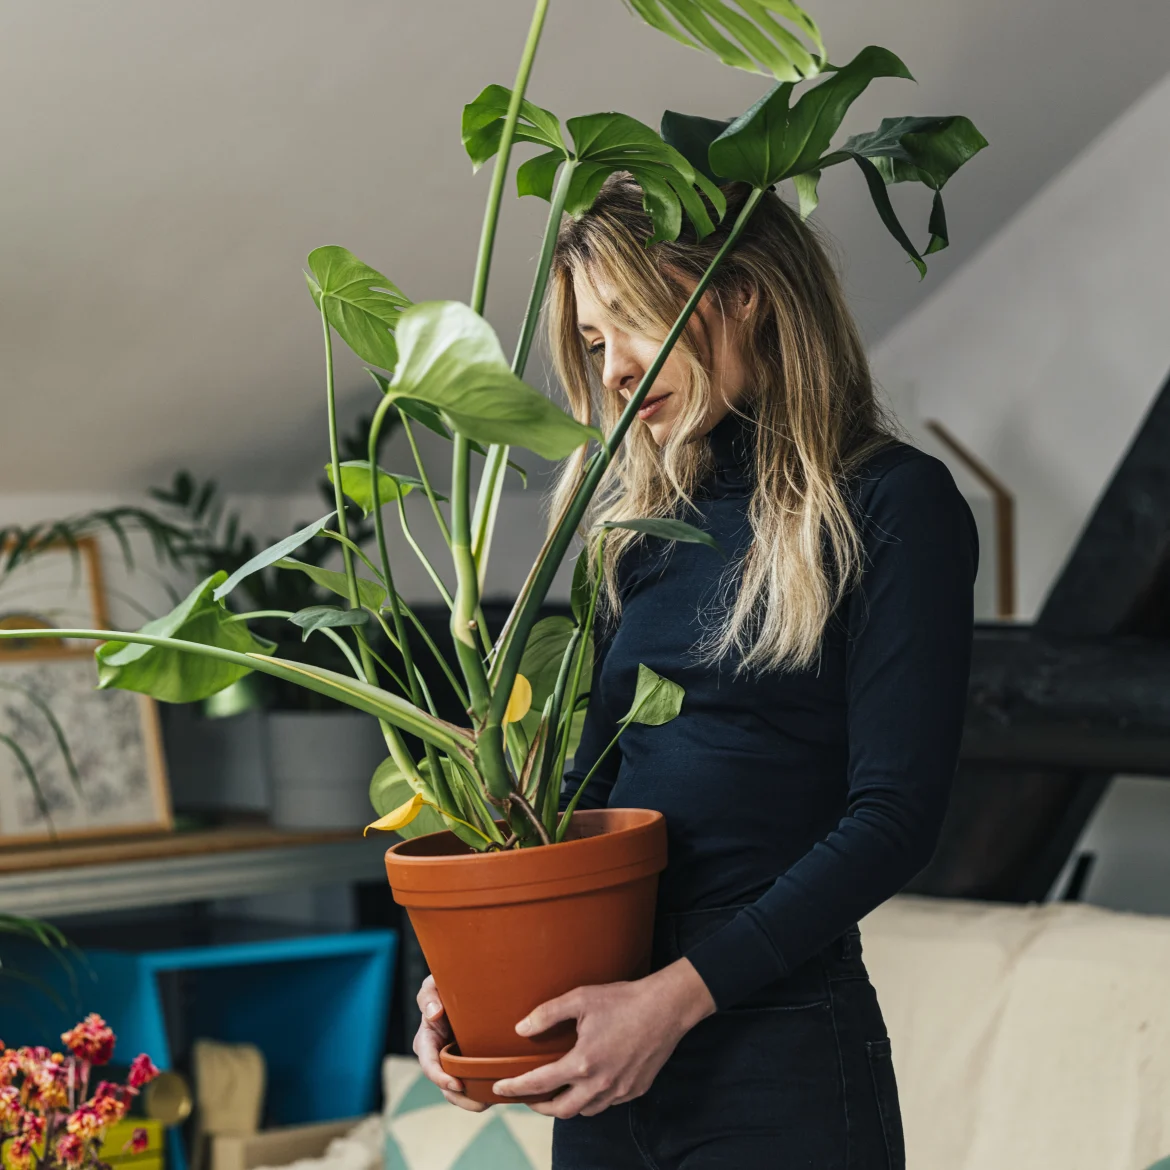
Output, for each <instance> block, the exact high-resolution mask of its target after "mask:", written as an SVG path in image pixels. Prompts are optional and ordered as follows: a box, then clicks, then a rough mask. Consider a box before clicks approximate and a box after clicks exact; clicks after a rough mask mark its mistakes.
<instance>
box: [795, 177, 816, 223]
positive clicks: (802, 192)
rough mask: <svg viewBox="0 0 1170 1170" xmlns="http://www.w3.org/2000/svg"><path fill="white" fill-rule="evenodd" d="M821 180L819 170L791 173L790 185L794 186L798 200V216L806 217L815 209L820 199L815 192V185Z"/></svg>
mask: <svg viewBox="0 0 1170 1170" xmlns="http://www.w3.org/2000/svg"><path fill="white" fill-rule="evenodd" d="M820 181H821V172H820V171H805V172H804V174H803V175H793V176H792V185H793V186H794V187H795V188H796V198H797V199H798V200H799V201H800V218H801V219H808V217H809V216H810V215H812V213H813V212H814V211H816V209H817V204H818V203H819V202H820V201H821V197H820V195H818V194H817V185H818V184H819V183H820Z"/></svg>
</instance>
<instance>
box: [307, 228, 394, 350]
mask: <svg viewBox="0 0 1170 1170" xmlns="http://www.w3.org/2000/svg"><path fill="white" fill-rule="evenodd" d="M309 269H310V271H311V272H312V273H313V276H309V275H308V273H306V274H305V280H306V281H307V282H308V285H309V292H310V294H311V295H312V297H313V303H314V304H315V305H316V306H317V307H318V308H321V306H322V304H324V308H325V316H326V318H327V319H328V321H329V324H330V325H332V326H333V328H334V329H336V330H337V332H338V334H339V335H340V336H341V337H342V338H343V339H344V340H345V344H346V345H348V346H349V348H350V349H352V350H353V352H354V353H356V354H357V355H358V357H360V358H361V359H362V360H363V361H367V362H370V363H371V364H373V365H375V366H381V367H382V368H383V369H384V370H392V369H394V365H395V363H396V362H397V360H398V352H397V349H396V348H395V345H394V329H395V327H396V326H397V325H398V319H399V318H400V317H401V316H402V312H403V310H404V309H405V308H406V307H407V306H408V305H409V304H410V301H409V300H408V299H407V298H406V296H405V295H404V294H403V293H402V291H401V290H400V289H399V288H398V287H397V286H396V285H395V284H394V282H393V281H391V280H389V279H387V278H386V277H385V276H383V275H382V274H381V273H380V272H379V271H378V270H377V269H375V268H371V267H370V266H369V265H368V264H363V263H362V261H360V260H359V259H358V258H357V257H356V256H355V255H354V254H353V253H352V252H349V251H347V250H346V249H345V248H338V247H327V248H317V249H316V250H315V251H313V252H310V253H309ZM313 277H316V280H314V279H313Z"/></svg>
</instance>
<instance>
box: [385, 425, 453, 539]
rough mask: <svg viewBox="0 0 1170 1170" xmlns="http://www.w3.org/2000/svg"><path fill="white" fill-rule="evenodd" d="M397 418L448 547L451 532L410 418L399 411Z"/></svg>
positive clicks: (436, 521)
mask: <svg viewBox="0 0 1170 1170" xmlns="http://www.w3.org/2000/svg"><path fill="white" fill-rule="evenodd" d="M398 417H399V418H400V419H401V420H402V429H403V430H404V431H405V432H406V441H407V442H408V443H409V444H410V451H411V454H412V455H413V456H414V465H415V467H416V468H417V469H418V478H419V481H420V482H421V483H422V485H423V491H424V492H426V495H427V499H428V500H429V501H430V505H431V511H432V512H433V513H434V514H435V523H436V524H438V526H439V531H440V532H441V533H442V534H443V539H444V540H445V541H446V542H447V546H448V547H450V545H451V530H450V529H449V528H448V527H447V520H446V517H444V515H443V510H442V509H441V508H440V507H439V498H438V496H436V495H435V489H434V488H433V487H431V480H430V476H428V475H427V469H426V467H425V465H424V464H423V460H422V454H421V453H420V452H419V449H418V442H417V440H416V439H415V437H414V428H413V427H412V426H411V425H410V416H409V415H407V414H406V413H405V412H404V411H402V410H399V412H398Z"/></svg>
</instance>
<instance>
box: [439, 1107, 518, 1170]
mask: <svg viewBox="0 0 1170 1170" xmlns="http://www.w3.org/2000/svg"><path fill="white" fill-rule="evenodd" d="M451 1170H533V1167H532V1162H531V1161H530V1160H529V1158H528V1155H527V1154H525V1153H524V1151H523V1150H522V1149H521V1148H520V1145H519V1143H518V1142H517V1141H516V1139H515V1138H514V1137H513V1136H512V1131H511V1130H510V1129H509V1128H508V1126H507V1124H506V1123H505V1122H504V1119H503V1118H502V1117H493V1118H492V1119H491V1121H489V1122H488V1123H487V1125H485V1126H484V1127H483V1129H481V1130H480V1131H479V1133H477V1134H476V1135H475V1138H474V1139H473V1140H472V1142H471V1144H470V1145H469V1146H468V1147H467V1149H465V1150H464V1151H463V1153H462V1154H460V1155H459V1157H458V1158H456V1159H455V1161H454V1162H452V1163H451Z"/></svg>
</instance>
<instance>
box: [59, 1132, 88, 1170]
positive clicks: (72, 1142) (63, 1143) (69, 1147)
mask: <svg viewBox="0 0 1170 1170" xmlns="http://www.w3.org/2000/svg"><path fill="white" fill-rule="evenodd" d="M84 1157H85V1143H84V1142H83V1141H82V1140H81V1138H79V1137H78V1136H77V1134H75V1133H66V1134H62V1135H61V1136H60V1137H59V1138H58V1139H57V1158H58V1160H59V1161H61V1162H64V1163H65V1165H66V1166H80V1165H81V1163H82V1160H83V1159H84Z"/></svg>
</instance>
